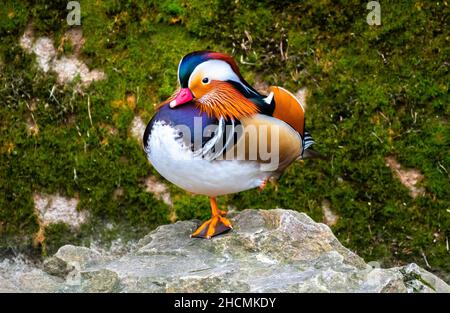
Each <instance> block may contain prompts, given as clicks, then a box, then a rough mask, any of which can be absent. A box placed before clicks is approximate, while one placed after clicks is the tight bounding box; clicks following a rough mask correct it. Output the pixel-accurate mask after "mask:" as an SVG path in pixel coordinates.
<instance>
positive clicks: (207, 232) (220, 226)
mask: <svg viewBox="0 0 450 313" xmlns="http://www.w3.org/2000/svg"><path fill="white" fill-rule="evenodd" d="M209 201H210V203H211V218H210V219H209V220H207V221H206V222H204V223H203V224H202V225H201V226H200V227H199V228H198V229H197V230H196V231H195V232H194V233H193V234H192V235H191V237H194V238H206V239H210V238H211V237H213V236H217V235H219V234H222V233H224V232H226V231H229V230H230V229H232V228H233V227H232V226H231V223H230V221H229V220H228V219H227V218H225V217H224V215H226V213H227V212H225V211H222V210H219V208H218V207H217V202H216V198H213V197H210V198H209Z"/></svg>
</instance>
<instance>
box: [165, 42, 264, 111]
mask: <svg viewBox="0 0 450 313" xmlns="http://www.w3.org/2000/svg"><path fill="white" fill-rule="evenodd" d="M178 81H179V85H180V87H181V88H180V90H179V91H178V92H177V93H176V94H175V95H174V97H173V98H172V100H171V101H170V104H169V106H170V107H171V108H172V109H174V108H176V107H178V106H180V105H183V104H185V103H188V102H191V101H194V102H195V104H196V105H197V106H198V107H199V108H200V110H201V111H203V112H206V113H207V114H208V115H209V116H215V117H216V118H220V117H223V118H225V119H239V118H240V117H243V116H249V115H252V114H254V113H257V112H258V107H257V106H256V105H255V104H254V103H253V102H252V101H250V100H249V98H255V97H258V96H259V97H261V95H259V94H258V93H257V92H256V91H255V90H254V89H253V88H252V87H251V86H250V85H249V84H248V83H247V82H246V81H245V80H244V79H243V78H242V76H241V74H240V72H239V68H238V66H237V64H236V62H235V61H234V60H233V58H232V57H231V56H229V55H227V54H224V53H218V52H212V51H197V52H192V53H190V54H188V55H186V56H184V57H183V58H182V59H181V61H180V64H179V66H178Z"/></svg>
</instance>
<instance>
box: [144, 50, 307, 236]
mask: <svg viewBox="0 0 450 313" xmlns="http://www.w3.org/2000/svg"><path fill="white" fill-rule="evenodd" d="M178 84H179V88H178V90H177V91H176V92H175V93H174V94H173V95H172V96H171V97H170V98H169V99H168V100H166V101H164V102H162V103H161V104H160V105H159V106H157V109H156V113H155V115H154V116H153V118H152V119H151V120H150V122H149V123H148V125H147V127H146V130H145V133H144V138H143V143H144V150H145V153H146V155H147V158H148V159H149V161H150V163H151V164H152V165H153V167H154V168H155V169H156V170H157V171H158V172H159V173H160V174H161V175H162V176H163V177H164V178H165V179H167V180H168V181H170V182H172V183H173V184H175V185H176V186H178V187H180V188H182V189H184V190H186V191H188V192H191V193H193V194H200V195H206V196H208V197H209V199H210V205H211V215H212V216H211V219H209V220H207V221H206V222H204V223H203V224H202V225H201V226H200V227H199V228H198V229H197V230H196V231H195V232H194V233H193V234H192V235H191V237H197V238H208V239H209V238H211V237H213V236H215V235H218V234H221V233H224V232H226V231H229V230H230V229H232V225H231V223H230V221H229V220H228V219H227V218H226V217H225V215H226V212H225V211H222V210H220V209H219V208H218V206H217V202H216V197H217V196H221V195H226V194H232V193H237V192H240V191H244V190H248V189H252V188H256V187H259V188H260V189H263V188H264V187H265V186H266V183H267V182H268V181H276V180H277V179H278V178H279V177H280V175H281V174H282V173H283V171H284V170H285V169H286V168H287V167H288V166H289V165H290V164H291V163H292V162H294V161H295V160H299V159H302V158H305V156H306V155H307V153H305V151H306V150H307V149H308V148H309V147H310V146H311V145H312V144H313V143H314V141H313V139H312V137H311V136H310V134H309V133H308V132H307V131H306V130H305V107H304V105H303V104H302V103H300V101H299V100H298V99H297V98H296V97H295V96H294V95H293V94H292V93H290V92H289V91H287V90H286V89H284V88H282V87H270V94H269V95H262V94H260V93H259V92H258V91H256V90H255V89H254V88H253V87H251V86H250V85H249V83H247V82H246V81H245V79H244V78H243V77H242V76H241V74H240V71H239V68H238V66H237V64H236V62H235V61H234V60H233V58H232V57H231V56H229V55H227V54H224V53H218V52H212V51H197V52H192V53H190V54H187V55H186V56H184V57H183V58H182V59H181V61H180V63H179V65H178ZM306 152H308V151H306Z"/></svg>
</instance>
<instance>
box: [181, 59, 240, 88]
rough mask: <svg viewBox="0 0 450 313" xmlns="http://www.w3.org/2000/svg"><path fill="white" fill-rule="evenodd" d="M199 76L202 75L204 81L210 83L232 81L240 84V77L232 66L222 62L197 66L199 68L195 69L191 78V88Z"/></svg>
mask: <svg viewBox="0 0 450 313" xmlns="http://www.w3.org/2000/svg"><path fill="white" fill-rule="evenodd" d="M197 75H201V77H202V79H203V78H208V80H209V81H212V80H220V81H227V80H232V81H236V82H240V79H239V77H238V76H237V75H236V73H235V72H234V71H233V69H232V68H231V66H230V65H229V64H228V63H227V62H225V61H222V60H209V61H205V62H203V63H201V64H199V65H197V67H196V68H195V69H194V71H193V72H192V74H191V76H190V77H189V83H188V85H189V86H191V82H192V80H193V78H194V77H196V76H197Z"/></svg>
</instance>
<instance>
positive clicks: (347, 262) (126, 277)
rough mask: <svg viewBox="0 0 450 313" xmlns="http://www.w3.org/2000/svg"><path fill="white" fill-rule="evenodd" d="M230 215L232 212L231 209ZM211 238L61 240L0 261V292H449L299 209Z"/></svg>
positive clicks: (179, 234)
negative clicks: (101, 243)
mask: <svg viewBox="0 0 450 313" xmlns="http://www.w3.org/2000/svg"><path fill="white" fill-rule="evenodd" d="M232 215H233V214H232ZM232 220H233V224H234V225H235V229H233V230H232V231H231V232H229V233H228V234H225V235H222V236H219V237H215V238H213V239H212V240H202V239H194V238H190V237H189V234H190V233H192V232H193V231H194V230H195V229H196V227H198V226H199V222H200V221H184V222H177V223H175V224H170V225H164V226H160V227H158V228H157V229H156V230H155V231H153V232H151V233H150V234H148V235H147V236H145V237H144V238H142V239H141V240H140V241H139V242H138V243H137V245H136V247H134V248H133V249H132V251H130V252H128V253H125V254H122V255H120V254H119V255H117V254H116V255H110V254H105V253H101V252H99V251H97V250H95V249H88V248H85V247H76V246H72V245H66V246H63V247H61V248H60V249H59V250H58V252H57V253H56V254H55V255H54V256H52V257H51V258H48V259H46V260H45V262H44V263H43V266H42V268H35V267H33V266H30V265H26V264H24V263H20V262H10V261H4V262H3V264H0V292H371V293H373V292H377V293H378V292H420V293H422V292H425V293H429V292H450V286H449V285H447V284H446V283H445V282H444V281H442V280H441V279H439V278H438V277H436V276H435V275H433V274H431V273H429V272H428V271H426V270H424V269H422V268H420V267H419V266H417V265H416V264H409V265H406V266H402V267H396V268H390V269H381V268H378V267H375V264H366V263H365V262H364V261H363V259H361V258H360V257H359V256H357V255H355V254H354V253H353V252H351V251H350V250H348V249H346V248H344V247H343V246H342V245H341V244H340V243H339V241H338V240H337V239H336V237H335V236H334V235H333V233H332V232H331V230H330V228H329V227H327V226H326V225H324V224H319V223H315V222H314V221H313V220H312V219H311V218H309V217H308V216H307V215H306V214H304V213H298V212H296V211H289V210H281V209H275V210H270V211H257V210H245V211H243V212H242V213H239V214H237V215H236V216H234V218H233V219H232Z"/></svg>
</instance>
